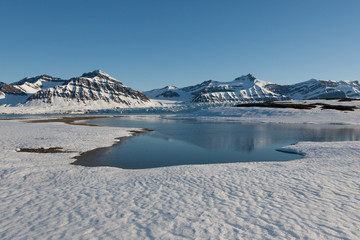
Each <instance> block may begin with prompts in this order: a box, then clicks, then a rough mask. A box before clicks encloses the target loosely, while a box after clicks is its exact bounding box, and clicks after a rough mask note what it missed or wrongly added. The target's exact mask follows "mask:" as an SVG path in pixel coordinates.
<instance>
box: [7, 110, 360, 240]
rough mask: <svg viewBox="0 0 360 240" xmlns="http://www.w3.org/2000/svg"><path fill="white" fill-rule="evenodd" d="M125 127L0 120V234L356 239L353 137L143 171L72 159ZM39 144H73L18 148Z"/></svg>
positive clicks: (358, 216)
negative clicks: (286, 156) (293, 156)
mask: <svg viewBox="0 0 360 240" xmlns="http://www.w3.org/2000/svg"><path fill="white" fill-rule="evenodd" d="M209 111H210V110H209ZM214 111H215V110H214ZM218 111H227V110H226V109H225V110H218ZM254 111H255V110H254ZM256 111H257V112H258V110H257V109H256ZM264 111H265V110H264ZM275 112H276V111H275ZM234 114H235V113H234ZM271 115H272V116H276V114H275V113H274V114H271ZM298 115H299V114H298ZM298 115H295V116H298ZM344 115H345V114H344ZM289 118H290V117H289ZM339 120H340V119H336V122H338V121H339ZM129 135H130V134H129V132H128V129H123V128H112V127H90V126H74V125H66V124H63V123H25V122H22V121H21V120H3V121H0V212H1V214H0V238H1V239H209V238H211V239H339V238H340V239H359V238H360V161H359V159H360V151H359V149H360V143H359V142H332V143H313V142H301V143H298V144H296V145H292V146H287V147H285V148H284V149H286V150H288V151H294V152H299V153H303V154H306V157H305V158H304V159H301V160H295V161H291V162H264V163H256V164H252V163H234V164H220V165H198V166H194V165H192V166H175V167H165V168H157V169H145V170H123V169H119V168H111V167H96V168H88V167H82V166H75V165H70V164H69V163H71V162H72V161H73V159H72V157H73V156H75V155H77V154H78V153H79V152H82V151H87V150H90V149H93V148H96V147H103V146H109V145H111V144H112V143H113V142H114V139H115V138H117V137H120V136H129ZM39 147H62V148H63V149H64V150H68V151H74V152H73V153H57V154H37V153H20V152H16V149H17V148H39Z"/></svg>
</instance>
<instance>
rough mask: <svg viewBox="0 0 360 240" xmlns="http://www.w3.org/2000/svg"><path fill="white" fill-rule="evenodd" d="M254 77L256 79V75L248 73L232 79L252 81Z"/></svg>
mask: <svg viewBox="0 0 360 240" xmlns="http://www.w3.org/2000/svg"><path fill="white" fill-rule="evenodd" d="M255 79H256V77H254V75H252V74H251V73H249V74H248V75H242V76H241V77H238V78H235V80H234V81H250V82H253V81H254V80H255Z"/></svg>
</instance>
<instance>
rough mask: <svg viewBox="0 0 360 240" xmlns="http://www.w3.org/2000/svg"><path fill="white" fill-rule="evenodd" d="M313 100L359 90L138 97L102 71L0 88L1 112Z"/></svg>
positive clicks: (265, 85) (225, 88)
mask: <svg viewBox="0 0 360 240" xmlns="http://www.w3.org/2000/svg"><path fill="white" fill-rule="evenodd" d="M317 98H326V99H328V98H360V84H359V82H358V81H345V80H343V81H331V80H317V79H310V80H307V81H304V82H300V83H296V84H291V85H280V84H276V83H272V82H266V81H263V80H260V79H257V78H256V77H255V76H254V75H252V74H250V73H249V74H247V75H242V76H240V77H237V78H235V79H234V80H232V81H228V82H220V81H215V80H207V81H203V82H201V83H199V84H195V85H191V86H186V87H182V88H178V87H176V86H166V87H163V88H159V89H153V90H150V91H145V92H141V91H136V90H134V89H131V88H129V87H126V86H125V85H123V83H122V82H121V81H119V80H117V79H115V78H113V77H111V76H110V75H109V74H107V73H105V72H103V71H101V70H94V71H92V72H87V73H83V74H82V75H80V76H79V77H73V78H70V79H69V80H64V79H61V78H58V77H52V76H50V75H47V74H43V75H39V76H35V77H26V78H24V79H22V80H20V81H17V82H14V83H12V84H7V83H3V82H0V106H16V105H18V104H20V105H24V106H29V105H32V106H36V105H37V104H38V105H39V106H40V105H41V106H53V105H59V104H60V105H64V104H65V105H71V106H76V105H79V104H80V105H81V104H82V105H84V106H85V105H87V106H89V105H92V104H96V105H99V108H100V107H102V108H128V107H152V106H170V105H171V104H197V103H241V102H246V103H248V102H267V101H283V100H291V99H294V100H302V99H317ZM60 105H59V106H60ZM100 105H101V106H100Z"/></svg>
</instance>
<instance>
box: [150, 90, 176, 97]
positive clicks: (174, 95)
mask: <svg viewBox="0 0 360 240" xmlns="http://www.w3.org/2000/svg"><path fill="white" fill-rule="evenodd" d="M160 96H162V97H166V98H173V97H180V95H179V94H178V93H177V92H174V91H166V92H163V93H162V94H159V95H158V96H156V97H160Z"/></svg>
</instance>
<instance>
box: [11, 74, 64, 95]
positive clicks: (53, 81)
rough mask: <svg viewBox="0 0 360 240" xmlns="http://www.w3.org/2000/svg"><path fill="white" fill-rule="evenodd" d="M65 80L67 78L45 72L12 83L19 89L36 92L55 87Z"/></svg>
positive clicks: (30, 92) (29, 92)
mask: <svg viewBox="0 0 360 240" xmlns="http://www.w3.org/2000/svg"><path fill="white" fill-rule="evenodd" d="M65 82H66V80H63V79H60V78H56V77H52V76H49V75H46V74H44V75H41V76H37V77H32V78H29V77H26V78H24V79H22V80H20V81H18V82H15V83H12V84H11V85H13V86H14V88H15V89H18V90H19V91H22V92H24V93H27V94H33V93H36V92H37V91H40V90H43V89H47V88H50V87H55V86H57V85H61V84H63V83H65Z"/></svg>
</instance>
